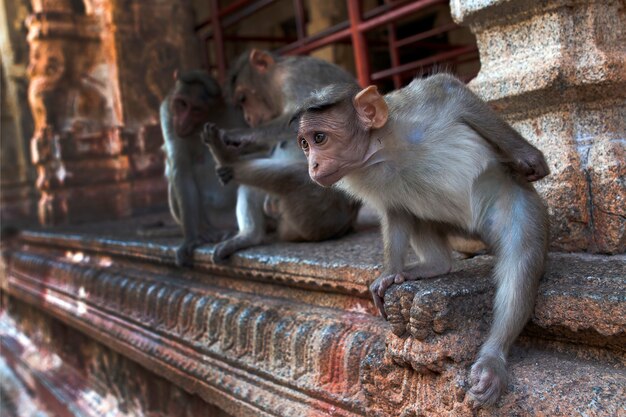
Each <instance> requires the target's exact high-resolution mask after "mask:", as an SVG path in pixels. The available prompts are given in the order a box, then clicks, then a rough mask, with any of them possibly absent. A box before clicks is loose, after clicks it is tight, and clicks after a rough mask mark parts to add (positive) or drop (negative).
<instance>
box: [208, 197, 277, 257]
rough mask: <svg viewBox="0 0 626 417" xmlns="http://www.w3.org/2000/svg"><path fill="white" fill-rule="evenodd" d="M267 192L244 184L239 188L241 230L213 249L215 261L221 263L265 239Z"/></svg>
mask: <svg viewBox="0 0 626 417" xmlns="http://www.w3.org/2000/svg"><path fill="white" fill-rule="evenodd" d="M264 201H265V193H263V192H262V191H260V190H258V189H256V188H253V187H248V186H245V185H242V186H240V187H239V190H237V224H238V226H239V232H238V233H237V234H236V235H235V236H233V237H231V238H230V239H227V240H225V241H223V242H222V243H219V244H218V245H217V246H215V249H214V251H213V262H215V263H220V262H223V261H224V260H225V259H227V258H228V257H230V256H231V255H232V254H233V253H235V252H237V251H238V250H241V249H246V248H249V247H252V246H256V245H259V244H260V243H262V242H263V239H265V215H264V213H263V203H264Z"/></svg>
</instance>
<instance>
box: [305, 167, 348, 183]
mask: <svg viewBox="0 0 626 417" xmlns="http://www.w3.org/2000/svg"><path fill="white" fill-rule="evenodd" d="M341 171H342V170H341V168H339V169H338V170H336V171H333V172H331V173H329V174H324V175H316V176H315V177H312V178H313V181H315V182H316V183H318V184H319V185H321V186H322V187H330V186H331V185H333V184H334V183H336V182H337V181H339V180H340V179H341V178H342V177H343V172H341Z"/></svg>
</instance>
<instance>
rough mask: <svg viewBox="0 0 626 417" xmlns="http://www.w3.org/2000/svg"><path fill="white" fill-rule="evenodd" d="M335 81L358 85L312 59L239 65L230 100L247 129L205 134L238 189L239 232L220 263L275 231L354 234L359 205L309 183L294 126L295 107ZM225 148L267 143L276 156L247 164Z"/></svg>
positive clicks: (298, 237)
mask: <svg viewBox="0 0 626 417" xmlns="http://www.w3.org/2000/svg"><path fill="white" fill-rule="evenodd" d="M331 82H347V83H354V84H355V85H356V81H355V79H354V77H353V76H352V75H350V74H349V73H347V72H346V71H344V70H343V69H341V68H340V67H338V66H336V65H334V64H331V63H328V62H325V61H322V60H319V59H316V58H312V57H304V56H299V57H278V56H275V55H273V54H271V53H269V52H267V51H261V50H257V49H254V50H252V51H250V52H249V53H245V54H243V55H242V56H241V57H240V58H239V59H238V60H237V61H236V63H235V65H234V67H233V68H232V70H231V72H230V75H229V85H228V91H229V96H230V97H231V99H232V100H233V101H234V102H235V104H237V105H238V106H239V107H240V108H241V109H242V110H243V114H244V118H245V120H246V122H247V124H248V125H249V126H250V127H249V128H240V129H226V130H218V129H217V128H216V127H215V126H213V125H211V124H209V125H208V126H206V128H205V131H204V134H203V135H204V136H203V139H204V141H205V143H206V144H207V146H208V147H209V149H210V151H211V153H212V155H213V157H214V159H215V162H216V164H217V166H218V176H219V177H220V179H221V180H222V181H223V182H224V183H230V182H231V181H234V182H236V183H238V184H240V188H239V191H238V198H237V209H236V212H237V223H238V225H239V232H238V234H237V235H236V236H234V237H233V238H231V239H228V240H226V241H224V242H222V243H220V244H219V245H217V246H216V248H215V250H214V253H213V259H214V261H215V262H221V261H223V260H225V259H226V258H228V257H229V256H230V255H231V254H233V253H234V252H236V251H238V250H241V249H244V248H248V247H251V246H255V245H259V244H261V243H263V242H264V241H265V240H266V239H267V237H268V231H269V230H271V229H272V226H275V228H276V232H277V235H278V238H279V239H280V240H283V241H320V240H326V239H331V238H336V237H340V236H342V235H344V234H346V233H347V232H348V231H350V230H351V228H352V225H353V223H354V221H355V219H356V216H357V214H358V210H359V207H360V204H358V203H356V202H355V201H353V200H351V199H350V198H349V197H347V196H346V195H344V194H343V193H341V192H339V191H337V190H329V189H323V188H321V187H319V186H317V185H316V184H315V183H313V181H311V179H310V178H309V175H308V168H307V163H306V158H305V157H304V155H302V152H301V151H300V149H299V147H298V146H297V144H296V143H295V140H294V138H295V132H294V131H293V129H292V128H291V127H290V126H289V120H290V118H291V116H292V115H293V112H294V111H295V110H296V109H297V106H298V103H300V102H301V101H302V100H304V99H305V98H306V97H307V96H308V95H309V94H310V93H311V92H312V91H314V90H315V89H318V88H321V87H323V86H325V85H327V84H329V83H331ZM225 143H231V144H238V145H239V146H241V147H245V146H250V144H258V145H257V146H262V144H266V145H268V146H270V147H271V148H272V150H271V152H270V153H269V154H268V155H266V156H264V157H262V158H242V157H241V155H240V153H239V152H237V151H233V149H232V146H231V147H227V146H224V145H225ZM312 210H313V211H314V212H315V213H316V215H315V216H311V211H312Z"/></svg>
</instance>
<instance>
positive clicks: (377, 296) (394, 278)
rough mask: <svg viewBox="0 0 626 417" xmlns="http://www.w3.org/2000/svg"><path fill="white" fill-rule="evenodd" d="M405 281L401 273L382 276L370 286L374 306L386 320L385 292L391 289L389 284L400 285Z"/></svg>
mask: <svg viewBox="0 0 626 417" xmlns="http://www.w3.org/2000/svg"><path fill="white" fill-rule="evenodd" d="M405 280H406V277H405V276H404V274H403V273H397V274H383V275H381V276H379V277H378V278H376V280H375V281H374V282H372V284H371V285H370V293H372V298H373V299H374V305H375V306H376V308H377V309H378V311H380V315H381V316H383V318H384V319H385V320H387V313H386V312H385V301H384V298H385V292H387V289H388V288H389V287H391V284H401V283H403V282H404V281H405Z"/></svg>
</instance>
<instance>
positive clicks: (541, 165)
mask: <svg viewBox="0 0 626 417" xmlns="http://www.w3.org/2000/svg"><path fill="white" fill-rule="evenodd" d="M513 164H514V166H515V170H516V171H518V172H520V173H521V174H523V175H524V176H525V177H526V180H527V181H528V182H533V181H538V180H540V179H542V178H543V177H545V176H546V175H548V174H549V173H550V168H549V167H548V164H547V163H546V160H545V158H544V157H543V155H542V154H541V153H537V154H533V155H527V157H526V159H516V160H515V162H514V163H513Z"/></svg>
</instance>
